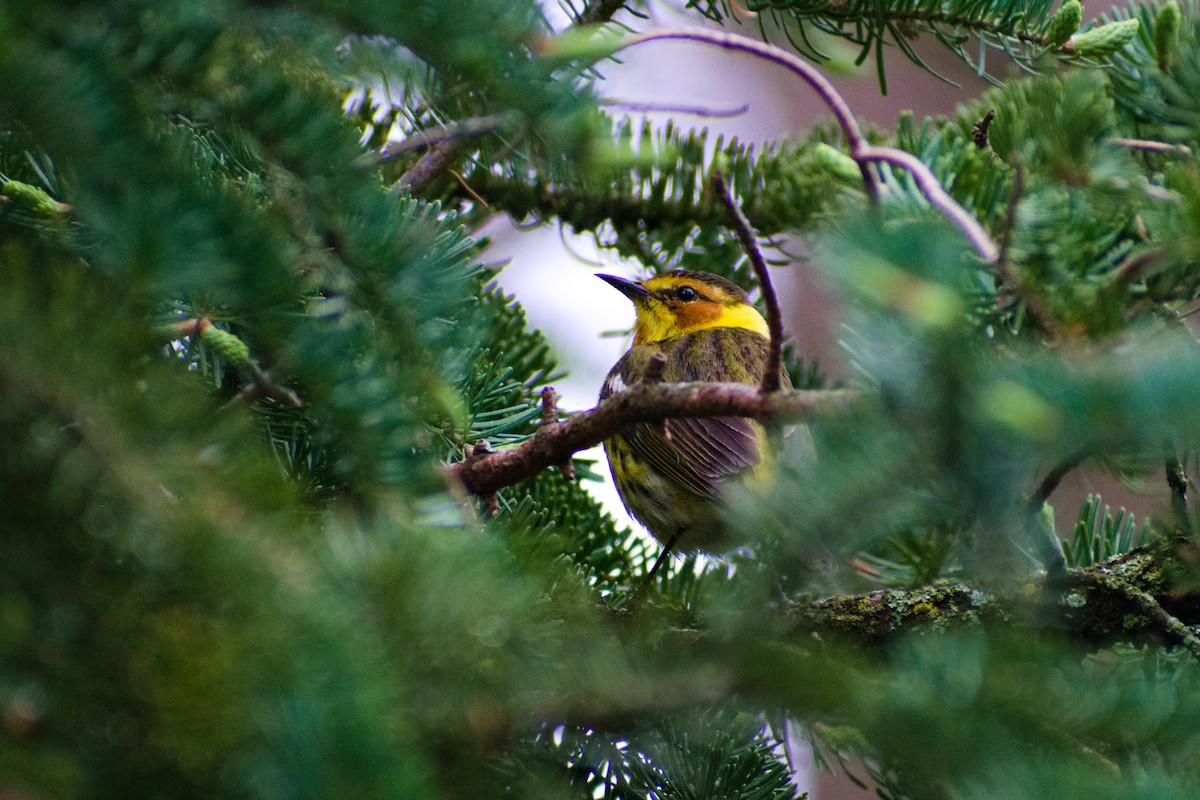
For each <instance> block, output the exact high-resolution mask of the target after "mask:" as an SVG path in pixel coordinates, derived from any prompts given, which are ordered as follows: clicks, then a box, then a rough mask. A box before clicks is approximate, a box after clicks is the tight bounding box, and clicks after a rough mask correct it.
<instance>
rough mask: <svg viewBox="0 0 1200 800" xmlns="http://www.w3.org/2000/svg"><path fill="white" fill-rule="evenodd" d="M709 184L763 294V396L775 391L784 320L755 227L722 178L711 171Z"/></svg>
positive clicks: (777, 386)
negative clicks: (766, 335)
mask: <svg viewBox="0 0 1200 800" xmlns="http://www.w3.org/2000/svg"><path fill="white" fill-rule="evenodd" d="M709 181H710V182H711V183H712V187H713V191H715V192H716V194H717V199H718V200H720V202H721V205H723V206H725V210H726V211H727V212H729V218H730V220H732V222H733V230H734V232H735V233H736V234H737V237H738V241H739V242H741V243H742V249H743V250H745V251H746V257H747V258H749V259H750V266H752V267H753V268H754V275H755V277H756V278H758V288H759V289H760V290H761V291H762V297H763V305H765V306H766V307H767V330H768V332H769V333H770V337H771V346H770V348H769V349H768V350H767V366H766V371H765V372H763V378H762V385H761V386H760V388H759V391H761V392H762V393H763V394H766V393H768V392H774V391H778V389H779V369H780V367H781V366H782V365H783V320H782V316H781V314H780V312H779V298H778V297H776V296H775V287H774V286H773V285H771V276H770V274H769V273H768V272H767V261H766V259H764V258H763V254H762V250H761V249H759V246H758V240H757V239H756V238H755V236H754V228H753V227H751V225H750V220H749V219H747V218H746V214H745V213H744V212H743V211H742V207H741V206H739V205H738V202H737V199H736V198H735V197H734V196H733V191H732V190H731V189H730V188H729V182H728V181H726V180H725V176H724V175H722V174H721V173H720V172H719V171H717V170H713V173H712V176H711V177H710V178H709Z"/></svg>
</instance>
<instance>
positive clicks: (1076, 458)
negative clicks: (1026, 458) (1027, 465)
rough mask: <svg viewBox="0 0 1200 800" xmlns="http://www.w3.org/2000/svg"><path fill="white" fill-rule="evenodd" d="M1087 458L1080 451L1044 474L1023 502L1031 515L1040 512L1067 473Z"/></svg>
mask: <svg viewBox="0 0 1200 800" xmlns="http://www.w3.org/2000/svg"><path fill="white" fill-rule="evenodd" d="M1087 457H1088V453H1087V451H1085V450H1081V451H1079V452H1078V453H1075V454H1074V455H1071V456H1068V457H1067V458H1065V459H1064V460H1062V461H1061V462H1059V463H1058V464H1055V465H1054V467H1053V468H1052V469H1051V470H1050V471H1049V472H1047V473H1046V474H1045V476H1044V477H1043V478H1042V480H1041V482H1040V483H1038V486H1037V489H1035V490H1034V491H1033V493H1032V494H1030V495H1029V499H1028V500H1027V501H1026V502H1025V507H1026V508H1027V509H1028V510H1029V511H1030V512H1032V513H1035V514H1036V513H1037V512H1038V511H1041V509H1042V506H1044V505H1045V504H1046V501H1047V500H1049V499H1050V495H1052V494H1054V490H1055V489H1057V488H1058V485H1059V484H1060V483H1062V479H1063V478H1065V477H1067V473H1068V472H1070V471H1071V470H1073V469H1075V468H1076V467H1078V466H1079V465H1080V464H1082V463H1083V460H1084V459H1085V458H1087Z"/></svg>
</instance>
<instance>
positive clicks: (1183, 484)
mask: <svg viewBox="0 0 1200 800" xmlns="http://www.w3.org/2000/svg"><path fill="white" fill-rule="evenodd" d="M1164 467H1165V471H1166V478H1167V486H1168V487H1169V488H1170V489H1171V509H1172V510H1173V511H1174V512H1175V520H1176V521H1177V522H1178V523H1179V529H1180V530H1181V531H1182V532H1183V533H1184V535H1186V536H1188V537H1189V538H1191V537H1192V536H1193V531H1192V515H1191V512H1190V511H1189V510H1188V483H1189V481H1188V476H1187V471H1186V470H1185V469H1184V468H1183V463H1182V462H1181V461H1180V460H1179V457H1178V456H1176V455H1175V452H1174V451H1173V450H1172V449H1171V448H1170V445H1167V457H1166V463H1165V464H1164Z"/></svg>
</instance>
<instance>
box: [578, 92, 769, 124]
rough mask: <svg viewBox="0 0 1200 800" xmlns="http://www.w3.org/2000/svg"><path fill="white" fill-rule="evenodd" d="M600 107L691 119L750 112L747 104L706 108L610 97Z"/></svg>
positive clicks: (722, 116)
mask: <svg viewBox="0 0 1200 800" xmlns="http://www.w3.org/2000/svg"><path fill="white" fill-rule="evenodd" d="M600 105H602V106H606V107H608V108H615V109H617V110H619V111H629V112H633V113H646V112H653V113H658V114H687V115H689V116H693V117H706V118H710V119H723V118H726V117H739V116H741V115H742V114H745V113H746V112H747V111H749V110H750V104H749V103H742V104H741V105H740V106H734V107H733V108H709V107H708V106H693V105H687V104H683V103H638V102H634V101H632V100H617V99H616V98H612V97H609V98H605V99H603V100H601V101H600Z"/></svg>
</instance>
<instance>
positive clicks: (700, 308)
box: [675, 303, 721, 331]
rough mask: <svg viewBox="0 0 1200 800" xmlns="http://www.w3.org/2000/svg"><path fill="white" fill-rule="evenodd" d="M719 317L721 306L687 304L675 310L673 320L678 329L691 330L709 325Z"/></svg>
mask: <svg viewBox="0 0 1200 800" xmlns="http://www.w3.org/2000/svg"><path fill="white" fill-rule="evenodd" d="M720 315H721V306H720V305H719V304H717V303H687V304H686V305H681V306H679V307H678V308H676V309H675V318H676V319H677V320H679V327H680V328H682V329H683V330H685V331H686V330H691V329H692V328H694V327H696V326H704V325H707V324H708V323H711V322H712V321H713V320H715V319H716V318H717V317H719V316H720Z"/></svg>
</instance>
